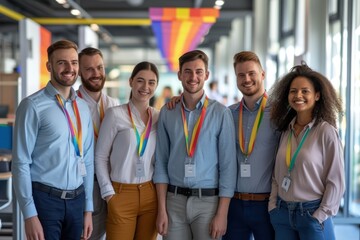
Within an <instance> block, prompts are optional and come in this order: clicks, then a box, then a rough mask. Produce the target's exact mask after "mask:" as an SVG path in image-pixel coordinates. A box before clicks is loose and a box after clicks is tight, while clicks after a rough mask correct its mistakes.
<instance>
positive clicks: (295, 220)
mask: <svg viewBox="0 0 360 240" xmlns="http://www.w3.org/2000/svg"><path fill="white" fill-rule="evenodd" d="M320 202H321V199H319V200H314V201H309V202H285V201H283V200H282V199H280V198H278V201H277V204H276V206H277V207H276V208H275V209H273V210H271V211H270V219H271V223H272V224H273V226H274V229H275V236H276V240H299V239H303V240H335V233H334V226H333V222H332V218H328V219H327V220H326V221H325V222H323V223H319V221H318V220H317V219H316V218H314V217H312V215H313V213H314V212H315V211H316V210H317V209H318V208H319V206H320Z"/></svg>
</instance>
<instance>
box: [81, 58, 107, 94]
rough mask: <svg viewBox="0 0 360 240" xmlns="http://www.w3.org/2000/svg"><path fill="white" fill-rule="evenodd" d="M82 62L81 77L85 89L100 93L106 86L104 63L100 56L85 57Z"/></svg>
mask: <svg viewBox="0 0 360 240" xmlns="http://www.w3.org/2000/svg"><path fill="white" fill-rule="evenodd" d="M79 60H80V77H81V82H82V84H83V85H84V87H85V88H86V89H87V90H89V91H91V92H99V91H101V90H102V89H103V87H104V84H105V79H106V77H105V67H104V61H103V59H102V57H101V56H100V55H99V54H96V55H92V56H89V55H83V56H81V59H79Z"/></svg>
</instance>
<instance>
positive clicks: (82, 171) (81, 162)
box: [77, 157, 86, 177]
mask: <svg viewBox="0 0 360 240" xmlns="http://www.w3.org/2000/svg"><path fill="white" fill-rule="evenodd" d="M77 162H78V171H79V174H80V175H81V176H82V177H85V176H86V167H85V162H84V159H83V158H82V157H78V161H77Z"/></svg>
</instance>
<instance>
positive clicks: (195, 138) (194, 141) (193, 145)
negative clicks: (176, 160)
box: [181, 96, 209, 158]
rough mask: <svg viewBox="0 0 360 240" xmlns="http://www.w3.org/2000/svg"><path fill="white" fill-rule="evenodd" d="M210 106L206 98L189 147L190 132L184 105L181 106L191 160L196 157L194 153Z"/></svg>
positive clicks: (187, 148)
mask: <svg viewBox="0 0 360 240" xmlns="http://www.w3.org/2000/svg"><path fill="white" fill-rule="evenodd" d="M208 104H209V99H208V97H207V96H206V98H205V102H204V106H203V108H202V110H201V114H200V117H199V118H198V120H197V122H196V124H195V126H194V129H193V132H192V136H191V142H190V146H189V130H188V126H187V122H186V117H185V109H184V105H183V104H182V105H181V106H182V107H181V116H182V120H183V123H184V134H185V143H186V151H187V154H188V156H189V157H190V158H192V157H193V156H194V152H195V149H196V145H197V142H198V138H199V135H200V130H201V127H202V125H203V122H204V118H205V114H206V109H207V106H208Z"/></svg>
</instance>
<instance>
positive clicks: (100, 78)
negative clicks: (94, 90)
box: [88, 76, 105, 81]
mask: <svg viewBox="0 0 360 240" xmlns="http://www.w3.org/2000/svg"><path fill="white" fill-rule="evenodd" d="M104 79H105V78H104V77H103V76H99V77H91V78H89V79H88V80H90V81H91V80H104Z"/></svg>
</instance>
